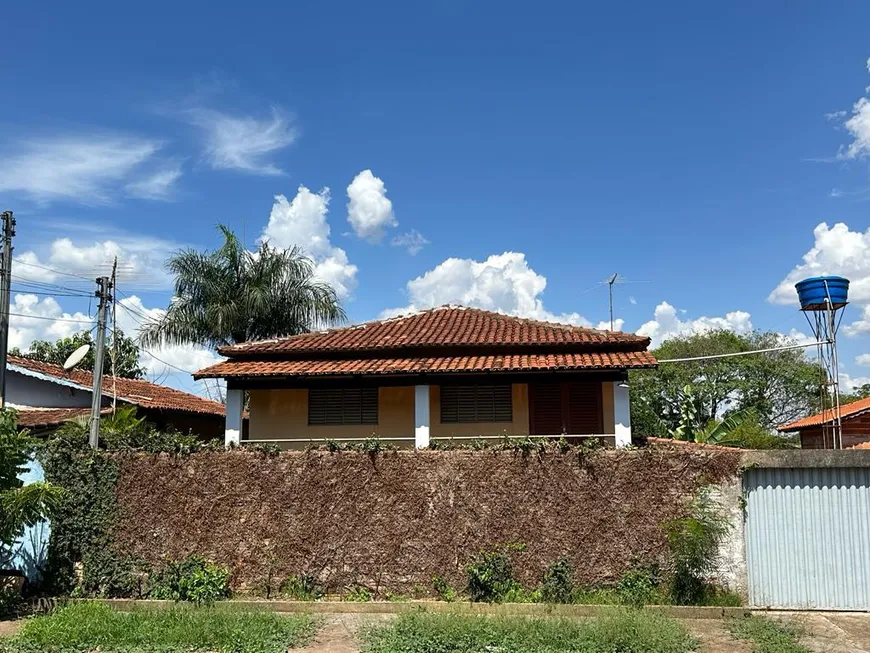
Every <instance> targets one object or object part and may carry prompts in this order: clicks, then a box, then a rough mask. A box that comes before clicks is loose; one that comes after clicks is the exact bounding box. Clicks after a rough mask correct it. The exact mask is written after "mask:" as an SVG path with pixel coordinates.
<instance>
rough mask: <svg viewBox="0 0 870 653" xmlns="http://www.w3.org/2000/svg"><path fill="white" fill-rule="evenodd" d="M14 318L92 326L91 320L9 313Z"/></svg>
mask: <svg viewBox="0 0 870 653" xmlns="http://www.w3.org/2000/svg"><path fill="white" fill-rule="evenodd" d="M9 315H14V316H15V317H26V318H30V319H31V320H50V321H51V322H72V323H74V324H93V323H94V321H93V320H73V319H68V318H63V317H45V316H44V315H27V314H26V313H9Z"/></svg>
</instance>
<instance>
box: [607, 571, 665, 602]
mask: <svg viewBox="0 0 870 653" xmlns="http://www.w3.org/2000/svg"><path fill="white" fill-rule="evenodd" d="M659 583H660V580H659V570H658V568H657V567H655V566H638V567H632V568H631V569H629V570H628V571H626V572H625V573H624V574H623V575H622V576H621V577H620V579H619V582H618V583H617V584H616V593H617V596H618V597H619V602H620V603H622V604H623V605H630V606H632V607H635V608H640V607H643V606H645V605H649V604H650V603H656V602H658V601H656V600H655V599H657V598H658V596H659V592H658V589H659Z"/></svg>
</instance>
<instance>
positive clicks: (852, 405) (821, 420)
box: [776, 397, 870, 433]
mask: <svg viewBox="0 0 870 653" xmlns="http://www.w3.org/2000/svg"><path fill="white" fill-rule="evenodd" d="M859 404H860V405H859ZM868 410H870V397H861V398H860V399H856V400H855V401H850V402H849V403H848V404H841V405H840V418H844V417H853V416H855V415H858V414H860V413H863V412H865V411H868ZM835 417H836V415H835V414H834V409H833V407H832V408H825V410H823V411H820V412H818V413H813V414H812V415H807V416H806V417H801V418H799V419H795V420H792V421H791V422H788V423H786V424H782V425H780V426H777V427H776V430H777V431H779V432H781V433H784V432H787V431H796V430H800V429H801V428H807V427H812V426H822V425H824V424H827V423H828V422H831V421H833V420H834V418H835Z"/></svg>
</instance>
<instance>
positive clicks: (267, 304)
mask: <svg viewBox="0 0 870 653" xmlns="http://www.w3.org/2000/svg"><path fill="white" fill-rule="evenodd" d="M219 228H220V231H221V234H222V235H223V238H224V243H223V245H222V246H221V247H220V248H219V249H217V250H215V251H204V252H197V251H195V250H191V249H188V250H182V251H179V252H177V253H176V254H174V255H173V256H172V257H171V258H170V259H169V261H168V262H167V269H168V270H169V272H171V273H172V274H173V275H174V276H175V297H174V298H173V300H172V301H171V303H170V304H169V308H168V309H167V311H166V313H165V314H164V315H163V316H162V317H161V318H159V319H157V320H153V321H151V322H148V323H147V324H145V325H144V326H143V328H142V330H141V331H140V332H139V341H140V342H141V343H142V345H143V346H145V347H151V346H159V345H184V344H195V345H202V346H205V347H220V346H223V345H230V344H234V343H238V342H246V341H249V340H264V339H268V338H277V337H281V336H290V335H296V334H299V333H306V332H308V331H310V330H311V329H314V328H318V327H321V326H326V325H331V324H336V323H338V322H341V321H343V320H344V318H345V314H344V310H343V309H342V308H341V305H340V303H339V301H338V297H337V296H336V293H335V290H333V288H332V287H331V286H330V285H329V284H326V283H323V282H320V281H318V280H317V279H316V278H315V276H314V263H313V262H312V261H311V259H309V258H307V257H306V256H304V255H303V254H302V251H301V250H300V249H299V248H297V247H293V248H291V249H286V250H284V249H277V248H274V247H271V246H270V245H269V244H268V243H265V242H264V243H262V244H261V245H260V247H259V249H258V250H257V251H256V252H249V251H247V250H246V249H245V247H244V245H243V244H242V243H241V241H239V239H238V238H237V237H236V235H235V234H234V233H233V232H232V231H230V230H229V229H228V228H227V227H225V226H223V225H221V226H220V227H219Z"/></svg>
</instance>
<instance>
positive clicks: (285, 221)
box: [260, 186, 357, 299]
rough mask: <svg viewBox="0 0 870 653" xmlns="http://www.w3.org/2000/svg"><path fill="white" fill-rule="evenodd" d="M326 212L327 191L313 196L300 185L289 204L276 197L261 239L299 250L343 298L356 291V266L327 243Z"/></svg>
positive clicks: (330, 243)
mask: <svg viewBox="0 0 870 653" xmlns="http://www.w3.org/2000/svg"><path fill="white" fill-rule="evenodd" d="M328 212H329V189H328V188H324V189H322V190H321V191H320V192H319V193H312V192H311V191H310V190H309V189H308V188H306V187H305V186H299V188H298V190H297V191H296V195H295V196H294V197H293V199H292V200H290V201H288V200H287V198H286V197H285V196H284V195H276V196H275V202H274V204H273V205H272V211H271V213H270V214H269V223H268V224H267V225H266V227H265V229H263V234H262V236H261V237H260V240H261V241H268V242H269V243H270V244H271V245H272V246H274V247H280V248H284V249H286V248H290V247H293V246H294V245H296V246H299V247H301V248H302V249H303V250H305V252H306V253H307V254H308V255H309V256H311V257H312V259H313V260H314V263H315V273H316V275H317V277H318V278H320V279H321V280H323V281H326V282H327V283H329V284H330V285H332V287H333V288H335V291H336V292H337V293H338V296H339V297H341V298H342V299H344V298H347V297H348V296H350V294H351V293H352V292H353V290H354V288H356V272H357V267H356V266H355V265H353V264H352V263H351V262H350V261H349V260H348V258H347V253H346V252H345V251H344V250H343V249H341V248H340V247H335V246H334V245H333V244H332V242H331V241H330V228H329V223H328V222H327V220H326V216H327V213H328Z"/></svg>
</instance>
